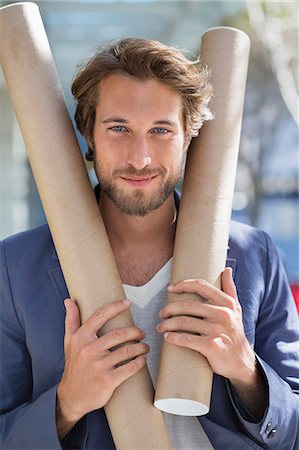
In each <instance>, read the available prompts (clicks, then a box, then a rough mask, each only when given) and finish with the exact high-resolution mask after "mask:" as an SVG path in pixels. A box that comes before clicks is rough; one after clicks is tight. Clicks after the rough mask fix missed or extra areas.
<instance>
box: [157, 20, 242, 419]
mask: <svg viewBox="0 0 299 450" xmlns="http://www.w3.org/2000/svg"><path fill="white" fill-rule="evenodd" d="M249 48H250V42H249V38H248V36H247V35H246V34H245V33H243V32H242V31H239V30H236V29H233V28H227V27H219V28H212V29H210V30H207V31H206V32H205V33H204V35H203V36H202V43H201V61H202V64H203V65H207V66H208V68H209V69H210V70H211V83H212V85H213V87H214V99H213V102H212V106H211V107H212V110H213V112H214V114H215V118H214V120H213V121H211V122H208V123H206V124H204V126H203V128H202V130H201V131H200V135H199V136H198V137H197V138H196V139H193V141H192V144H191V146H190V149H189V152H188V160H187V166H186V172H185V178H184V183H183V191H182V200H181V205H180V213H179V217H178V225H177V231H176V239H175V247H174V261H173V268H172V277H171V283H176V282H178V281H180V280H184V279H187V278H202V279H205V280H207V281H209V282H210V283H213V284H214V285H216V286H217V287H220V277H221V272H222V271H223V270H224V268H225V261H226V255H227V244H228V238H229V224H230V217H231V209H232V199H233V190H234V183H235V174H236V166H237V158H238V149H239V141H240V132H241V121H242V112H243V103H244V94H245V84H246V75H247V67H248V57H249ZM186 298H188V299H195V300H199V301H200V298H199V296H196V295H195V294H193V295H190V294H188V295H178V294H170V295H169V296H168V302H176V301H182V300H184V299H186ZM211 387H212V369H211V367H210V365H209V363H208V361H207V360H206V358H205V357H204V356H202V355H200V354H199V353H197V352H195V351H193V350H188V349H185V348H180V347H175V346H173V345H170V344H168V343H164V344H163V347H162V353H161V359H160V367H159V373H158V381H157V388H156V395H155V403H154V404H155V406H156V407H157V408H159V409H161V410H162V411H166V412H168V413H173V414H181V415H194V416H198V415H202V414H206V413H208V411H209V407H210V396H211Z"/></svg>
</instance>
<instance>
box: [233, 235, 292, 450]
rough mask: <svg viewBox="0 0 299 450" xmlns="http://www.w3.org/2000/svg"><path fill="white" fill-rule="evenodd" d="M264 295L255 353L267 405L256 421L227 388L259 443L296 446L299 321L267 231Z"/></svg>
mask: <svg viewBox="0 0 299 450" xmlns="http://www.w3.org/2000/svg"><path fill="white" fill-rule="evenodd" d="M263 234H264V236H265V240H266V246H267V261H266V263H265V295H264V298H263V300H262V302H261V305H260V312H259V317H258V321H257V324H256V338H255V352H256V357H257V361H258V363H259V365H260V367H261V369H262V371H263V374H264V377H265V380H266V384H267V388H268V408H267V410H266V412H265V415H264V418H263V420H262V421H261V422H260V423H254V420H251V418H250V416H249V414H246V409H245V408H243V407H242V406H241V405H240V402H239V400H238V399H237V398H236V394H235V393H234V392H233V390H232V388H231V387H230V388H229V392H230V396H231V399H232V403H233V406H234V409H235V411H236V413H237V415H238V417H239V420H240V422H241V426H242V428H243V429H244V431H245V432H246V434H248V435H249V436H251V437H252V438H253V439H254V441H256V442H257V443H258V444H259V445H261V446H262V447H263V448H269V449H275V450H276V449H280V450H293V449H299V431H298V429H299V395H298V394H299V373H298V372H299V363H298V361H299V359H298V356H299V355H298V350H299V336H298V334H299V323H298V314H297V310H296V307H295V302H294V299H293V297H292V294H291V291H290V288H289V284H288V281H287V277H286V274H285V270H284V268H283V266H282V263H281V260H280V257H279V255H278V252H277V249H276V248H275V247H274V245H273V243H272V241H271V239H270V238H269V236H268V235H267V234H266V233H263Z"/></svg>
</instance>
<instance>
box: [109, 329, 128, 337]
mask: <svg viewBox="0 0 299 450" xmlns="http://www.w3.org/2000/svg"><path fill="white" fill-rule="evenodd" d="M112 336H113V337H114V338H116V339H122V338H124V337H125V336H126V331H125V329H124V328H114V329H113V330H112Z"/></svg>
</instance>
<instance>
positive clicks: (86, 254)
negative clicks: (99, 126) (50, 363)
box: [0, 2, 172, 450]
mask: <svg viewBox="0 0 299 450" xmlns="http://www.w3.org/2000/svg"><path fill="white" fill-rule="evenodd" d="M0 43H1V45H0V60H1V65H2V69H3V72H4V76H5V79H6V83H7V86H8V89H9V93H10V96H11V98H12V102H13V105H14V109H15V111H16V114H17V118H18V121H19V124H20V128H21V131H22V134H23V138H24V141H25V144H26V147H27V151H28V157H29V160H30V164H31V167H32V170H33V173H34V177H35V180H36V184H37V187H38V190H39V193H40V196H41V199H42V203H43V206H44V209H45V212H46V215H47V219H48V222H49V225H50V229H51V233H52V236H53V239H54V242H55V246H56V249H57V252H58V256H59V260H60V263H61V266H62V270H63V273H64V277H65V280H66V283H67V286H68V289H69V292H70V295H71V297H72V298H73V299H75V300H76V301H77V303H78V304H79V307H80V311H81V318H82V320H83V321H84V320H85V319H86V318H87V317H88V316H89V315H90V314H91V313H92V312H93V311H95V309H96V308H97V307H99V306H101V305H103V304H105V303H108V302H111V301H114V300H119V299H122V298H124V297H125V296H124V292H123V289H122V285H121V280H120V277H119V274H118V270H117V267H116V264H115V261H114V257H113V254H112V250H111V248H110V244H109V240H108V237H107V234H106V230H105V227H104V224H103V221H102V218H101V215H100V212H99V208H98V205H97V202H96V199H95V196H94V193H93V191H92V188H91V185H90V182H89V179H88V176H87V173H86V169H85V165H84V162H83V158H82V155H81V152H80V149H79V146H78V143H77V140H76V136H75V133H74V130H73V127H72V123H71V120H70V118H69V114H68V111H67V108H66V104H65V100H64V97H63V93H62V89H61V86H60V82H59V79H58V75H57V72H56V68H55V64H54V62H53V59H52V54H51V50H50V47H49V44H48V40H47V36H46V33H45V30H44V27H43V24H42V20H41V17H40V14H39V10H38V7H37V6H36V5H35V4H34V3H30V2H27V3H19V4H14V5H10V6H6V7H3V8H1V9H0ZM132 323H133V321H132V317H131V315H130V313H128V312H127V313H125V314H122V315H119V316H118V317H117V318H116V319H114V320H113V321H110V322H109V324H108V325H107V327H106V328H105V329H106V330H108V329H111V328H112V327H116V326H117V327H118V326H122V327H125V326H130V325H132ZM153 396H154V392H153V387H152V383H151V380H150V376H149V373H148V370H147V368H144V369H143V370H142V371H141V372H140V373H139V374H137V375H136V376H134V377H132V378H130V379H129V380H127V381H126V382H125V383H124V384H123V385H122V386H121V387H120V388H119V389H117V390H116V391H115V393H114V395H113V397H112V399H111V400H110V402H109V403H108V404H107V405H106V408H105V411H106V414H107V417H108V421H109V426H110V428H111V431H112V434H113V438H114V441H115V444H116V447H117V448H118V449H120V450H121V449H126V450H128V449H138V450H140V449H141V448H142V449H153V448H155V449H159V448H161V449H171V448H172V447H171V444H170V441H169V437H168V434H167V432H166V428H165V425H164V421H163V417H162V414H161V412H160V411H158V410H157V409H156V408H154V406H153V405H152V403H153Z"/></svg>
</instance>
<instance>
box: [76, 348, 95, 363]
mask: <svg viewBox="0 0 299 450" xmlns="http://www.w3.org/2000/svg"><path fill="white" fill-rule="evenodd" d="M79 354H80V358H82V360H85V361H86V360H88V359H90V357H91V354H92V348H91V346H90V345H85V346H84V347H82V348H81V349H80V352H79Z"/></svg>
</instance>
